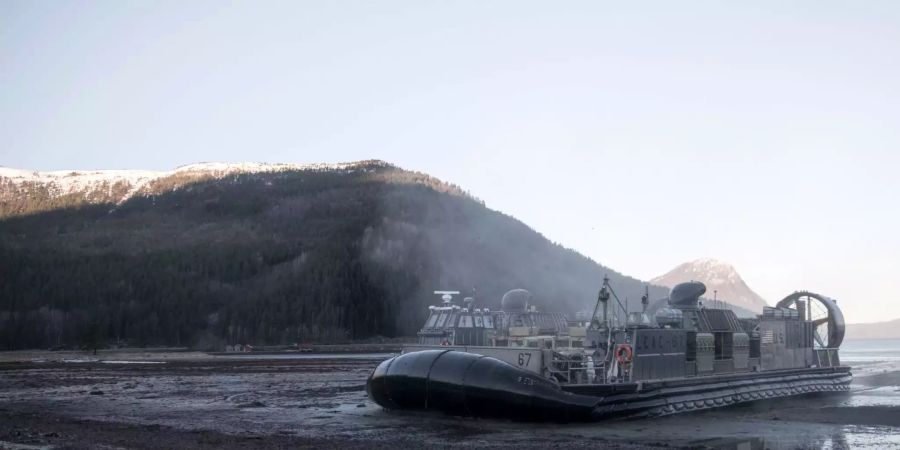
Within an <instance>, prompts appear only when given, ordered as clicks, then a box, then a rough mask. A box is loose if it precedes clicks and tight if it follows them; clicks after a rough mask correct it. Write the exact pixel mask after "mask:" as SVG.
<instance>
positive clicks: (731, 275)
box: [650, 258, 768, 312]
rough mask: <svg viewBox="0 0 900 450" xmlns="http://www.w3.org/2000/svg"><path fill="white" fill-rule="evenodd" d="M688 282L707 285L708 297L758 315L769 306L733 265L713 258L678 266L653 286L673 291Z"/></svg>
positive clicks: (654, 280)
mask: <svg viewBox="0 0 900 450" xmlns="http://www.w3.org/2000/svg"><path fill="white" fill-rule="evenodd" d="M686 281H700V282H702V283H703V284H705V285H706V297H707V298H713V297H716V298H718V299H719V300H724V301H725V302H728V303H730V304H732V305H736V306H740V307H742V308H746V309H749V310H750V311H754V312H758V311H760V310H761V309H762V307H764V306H767V305H768V302H766V300H765V299H763V298H762V297H761V296H760V295H759V294H757V293H756V292H754V291H753V290H752V289H750V287H749V286H747V283H746V282H744V279H743V278H741V276H740V274H739V273H738V271H737V269H735V268H734V266H733V265H731V264H729V263H727V262H724V261H720V260H718V259H714V258H700V259H696V260H694V261H690V262H686V263H683V264H679V265H678V267H675V268H674V269H672V270H671V271H669V272H668V273H666V274H665V275H661V276H659V277H656V278H654V279H652V280H650V283H652V284H657V285H661V286H666V287H669V288H671V287H673V286H675V285H676V284H678V283H684V282H686Z"/></svg>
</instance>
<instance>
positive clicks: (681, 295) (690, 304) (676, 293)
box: [669, 281, 706, 308]
mask: <svg viewBox="0 0 900 450" xmlns="http://www.w3.org/2000/svg"><path fill="white" fill-rule="evenodd" d="M705 293H706V285H705V284H703V283H701V282H699V281H689V282H687V283H681V284H678V285H675V287H673V288H672V292H671V293H669V305H671V306H674V307H676V308H696V307H697V302H698V301H699V299H700V296H701V295H703V294H705Z"/></svg>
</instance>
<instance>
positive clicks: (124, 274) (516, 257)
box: [0, 162, 665, 349]
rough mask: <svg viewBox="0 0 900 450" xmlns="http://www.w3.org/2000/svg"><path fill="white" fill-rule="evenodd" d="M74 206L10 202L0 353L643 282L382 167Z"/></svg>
mask: <svg viewBox="0 0 900 450" xmlns="http://www.w3.org/2000/svg"><path fill="white" fill-rule="evenodd" d="M0 188H2V186H0ZM80 200H83V198H81V199H80ZM80 200H79V199H71V200H70V201H63V200H60V199H58V198H51V197H49V196H48V195H47V193H46V192H41V191H40V190H37V191H34V192H31V193H29V194H27V195H26V194H18V195H17V196H15V198H13V199H10V198H9V197H7V198H6V200H3V203H4V204H2V205H0V211H2V212H4V215H3V216H2V220H0V348H3V349H25V348H73V347H85V346H87V347H91V346H93V347H97V346H106V345H127V346H156V345H166V346H188V347H195V348H201V349H221V348H223V346H224V345H226V344H244V343H249V344H257V345H263V344H291V343H310V342H340V341H347V340H361V339H367V338H373V337H379V336H382V337H400V336H412V335H415V332H416V331H417V330H418V328H419V327H420V326H421V324H422V321H423V320H424V317H425V314H426V312H427V306H428V305H430V304H435V303H436V302H437V300H438V299H437V297H436V296H434V295H433V294H432V291H434V290H436V289H454V290H461V291H464V292H465V293H469V292H471V290H472V289H473V288H474V289H475V290H476V298H477V302H478V304H479V305H481V306H486V307H491V308H496V307H498V306H499V299H500V297H501V296H502V294H503V293H504V292H505V291H507V290H509V289H512V288H518V287H522V288H526V289H529V290H530V291H531V292H532V293H533V294H534V296H535V302H536V303H537V305H538V306H539V307H540V308H541V309H544V310H558V311H565V312H569V313H572V312H575V311H579V310H590V308H591V307H592V306H593V302H594V300H595V298H596V292H597V289H598V288H599V286H600V283H601V280H602V277H603V275H604V274H608V275H609V276H610V278H611V280H612V283H613V285H614V286H615V288H616V289H617V291H618V292H619V295H620V296H629V297H631V298H633V299H637V298H639V297H640V295H641V293H642V292H643V285H642V284H641V283H640V282H638V281H637V280H634V279H631V278H627V277H624V276H622V275H619V274H617V273H615V272H613V271H611V270H609V269H606V268H603V267H601V266H600V265H598V264H596V263H595V262H593V261H591V260H589V259H588V258H586V257H584V256H582V255H580V254H578V253H576V252H574V251H571V250H568V249H565V248H563V247H561V246H558V245H556V244H554V243H552V242H550V241H548V240H547V239H545V238H544V237H543V236H541V235H540V234H539V233H537V232H535V231H534V230H532V229H530V228H529V227H527V226H526V225H524V224H523V223H521V222H519V221H517V220H515V219H514V218H512V217H509V216H506V215H504V214H502V213H499V212H496V211H493V210H491V209H489V208H487V207H485V205H484V204H483V203H482V202H480V201H478V200H477V199H475V198H474V197H472V196H470V195H468V194H467V193H465V192H463V191H462V190H460V189H459V188H458V187H456V186H453V185H449V184H445V183H443V182H441V181H439V180H436V179H434V178H432V177H429V176H427V175H424V174H421V173H417V172H410V171H405V170H402V169H399V168H396V167H394V166H391V165H389V164H385V163H382V162H369V163H364V164H361V165H359V166H357V167H355V168H353V169H347V170H337V169H335V170H300V171H286V172H273V173H252V174H251V173H247V174H238V175H234V176H229V177H225V178H221V179H208V180H199V181H190V180H178V179H175V180H165V179H163V180H158V181H157V182H155V183H154V186H153V190H152V191H148V192H144V193H142V194H140V195H136V196H133V197H131V198H129V199H128V200H127V201H124V202H122V203H120V204H116V203H114V202H111V201H110V202H105V201H99V202H97V201H94V202H86V201H80ZM101 200H102V199H101ZM12 210H15V211H17V213H16V214H10V211H12ZM664 295H665V292H664V291H663V290H662V289H660V288H651V296H652V297H662V296H664Z"/></svg>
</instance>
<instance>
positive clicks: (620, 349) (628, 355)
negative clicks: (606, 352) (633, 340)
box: [616, 344, 634, 364]
mask: <svg viewBox="0 0 900 450" xmlns="http://www.w3.org/2000/svg"><path fill="white" fill-rule="evenodd" d="M633 357H634V351H633V350H632V349H631V346H630V345H628V344H619V345H617V346H616V361H618V362H619V364H628V363H630V362H631V359H632V358H633Z"/></svg>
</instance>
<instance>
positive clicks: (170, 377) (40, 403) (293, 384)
mask: <svg viewBox="0 0 900 450" xmlns="http://www.w3.org/2000/svg"><path fill="white" fill-rule="evenodd" d="M389 356H390V355H387V354H331V355H327V354H282V355H252V356H245V355H239V356H229V355H217V356H212V355H206V354H203V353H178V354H158V353H147V354H142V353H121V354H119V353H102V354H101V356H99V357H98V356H94V355H89V354H78V353H66V354H57V353H2V354H0V448H17V449H32V448H148V449H169V448H298V447H299V448H304V447H317V448H335V447H342V448H367V449H368V448H398V446H403V447H405V448H420V447H428V448H433V447H469V446H477V447H506V448H546V447H555V448H566V449H567V448H572V447H575V448H586V447H592V448H596V447H598V446H602V447H605V448H628V449H632V448H673V447H675V448H680V447H687V448H733V449H782V448H783V449H794V448H810V449H820V448H829V449H840V448H873V449H882V448H900V359H895V358H881V359H879V358H877V357H876V358H862V359H860V360H858V361H853V360H851V359H848V358H845V363H849V364H850V365H852V366H853V367H854V370H853V372H854V377H855V378H854V381H853V388H852V390H851V392H849V393H837V394H819V395H811V396H804V397H796V398H790V399H783V400H776V401H761V402H754V403H749V404H743V405H738V406H734V407H729V408H723V409H717V410H710V411H703V412H697V413H691V414H681V415H674V416H669V417H663V418H657V419H649V420H640V421H611V422H602V423H593V424H571V425H559V424H523V423H516V422H510V421H500V420H478V419H468V418H455V417H448V416H443V415H439V414H422V413H404V412H390V411H385V410H382V409H381V408H380V407H378V406H377V405H375V404H373V403H372V402H370V401H369V400H368V399H367V397H366V393H365V380H366V377H367V375H368V374H369V372H370V371H371V370H372V369H373V368H374V367H375V366H376V365H377V364H378V363H379V362H380V361H382V360H383V359H385V358H387V357H389Z"/></svg>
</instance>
